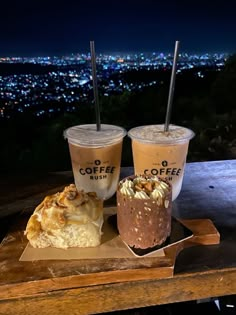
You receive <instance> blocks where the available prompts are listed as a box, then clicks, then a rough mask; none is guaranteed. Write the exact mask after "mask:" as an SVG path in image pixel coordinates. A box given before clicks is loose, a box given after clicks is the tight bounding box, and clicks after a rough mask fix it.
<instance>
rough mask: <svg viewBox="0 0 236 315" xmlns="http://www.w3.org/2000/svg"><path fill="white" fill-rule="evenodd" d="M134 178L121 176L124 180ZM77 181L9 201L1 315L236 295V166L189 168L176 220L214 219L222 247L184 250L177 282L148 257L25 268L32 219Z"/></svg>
mask: <svg viewBox="0 0 236 315" xmlns="http://www.w3.org/2000/svg"><path fill="white" fill-rule="evenodd" d="M132 172H133V169H132V168H131V167H130V168H122V170H121V177H122V178H123V177H124V176H126V175H130V174H132ZM52 178H54V179H53V180H52ZM55 178H58V180H56V181H55ZM72 180H73V178H72V174H71V172H65V173H61V174H54V175H53V174H49V175H48V177H47V178H45V180H43V179H41V180H40V184H39V183H38V184H37V183H36V182H35V181H31V180H29V181H28V184H27V183H25V185H19V187H18V190H17V193H16V192H15V193H14V192H13V191H14V189H13V188H12V190H11V193H10V194H8V195H9V196H8V197H7V196H6V195H4V196H2V199H1V200H0V201H1V205H0V218H1V233H2V234H4V235H2V237H3V236H5V235H7V236H6V237H5V238H4V240H3V242H2V244H1V247H0V314H4V315H6V314H8V315H10V314H18V315H20V314H24V315H25V314H34V313H36V314H37V313H40V314H41V315H43V314H65V313H68V312H69V313H70V314H95V313H102V312H108V311H115V310H123V309H131V308H132V309H133V308H139V307H143V306H150V305H160V304H167V303H174V302H182V301H190V300H196V299H204V298H209V297H218V296H224V295H232V294H236V246H235V244H236V228H235V227H236V160H227V161H214V162H200V163H188V164H187V165H186V171H185V176H184V182H183V187H182V191H181V194H180V195H179V197H178V198H177V200H176V201H175V202H174V206H173V215H174V216H175V217H176V218H180V219H184V220H186V219H191V220H193V219H210V220H211V221H212V222H213V223H214V225H215V227H216V228H217V230H218V232H219V233H220V243H219V244H215V245H197V246H192V247H189V248H185V249H183V250H182V251H181V252H180V253H179V254H178V255H177V258H176V261H175V265H174V272H173V276H171V277H169V276H168V275H167V276H166V277H165V276H163V275H162V277H160V274H159V272H158V270H160V268H159V267H160V266H157V265H156V260H155V259H153V258H147V257H146V258H142V259H139V258H138V259H137V258H135V257H134V258H131V259H118V260H114V259H105V260H104V259H99V260H92V261H91V260H90V261H78V260H70V261H64V260H63V261H58V260H57V261H56V260H53V261H50V260H49V261H31V262H20V261H19V257H20V255H21V253H22V251H23V249H24V248H25V246H26V244H27V240H26V239H25V237H24V235H23V231H24V228H25V224H26V221H27V219H28V217H29V215H30V213H31V212H32V211H33V210H34V207H35V206H36V205H37V204H38V203H39V201H41V200H42V198H43V197H44V196H45V195H47V194H51V193H54V192H56V191H60V190H61V189H62V187H63V186H64V185H67V184H69V183H70V182H71V181H72ZM2 187H3V186H2ZM12 195H14V196H12ZM114 201H115V200H114V199H113V200H111V201H110V202H113V203H114ZM16 244H18V246H17V247H16ZM158 268H159V269H158Z"/></svg>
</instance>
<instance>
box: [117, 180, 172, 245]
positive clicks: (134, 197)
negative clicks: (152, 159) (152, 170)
mask: <svg viewBox="0 0 236 315" xmlns="http://www.w3.org/2000/svg"><path fill="white" fill-rule="evenodd" d="M171 209H172V187H171V184H170V183H169V182H168V181H166V180H164V179H161V178H159V177H157V176H151V175H150V176H147V175H140V176H130V177H127V178H125V179H123V180H122V181H120V182H119V186H118V189H117V227H118V231H119V234H120V237H121V239H122V240H123V241H124V242H125V243H126V244H127V245H129V246H130V247H134V248H140V249H147V248H152V247H154V246H156V245H162V244H163V243H164V242H165V241H166V239H167V237H168V236H169V235H170V232H171Z"/></svg>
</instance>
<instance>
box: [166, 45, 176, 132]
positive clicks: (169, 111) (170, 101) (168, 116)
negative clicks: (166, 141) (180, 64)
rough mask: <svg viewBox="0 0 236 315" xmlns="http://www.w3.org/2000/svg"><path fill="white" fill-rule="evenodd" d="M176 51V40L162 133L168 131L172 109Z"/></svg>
mask: <svg viewBox="0 0 236 315" xmlns="http://www.w3.org/2000/svg"><path fill="white" fill-rule="evenodd" d="M178 49H179V41H178V40H177V41H176V42H175V52H174V60H173V66H172V73H171V80H170V88H169V96H168V104H167V110H166V120H165V127H164V131H168V130H169V124H170V116H171V109H172V103H173V97H174V89H175V76H176V68H177V59H178Z"/></svg>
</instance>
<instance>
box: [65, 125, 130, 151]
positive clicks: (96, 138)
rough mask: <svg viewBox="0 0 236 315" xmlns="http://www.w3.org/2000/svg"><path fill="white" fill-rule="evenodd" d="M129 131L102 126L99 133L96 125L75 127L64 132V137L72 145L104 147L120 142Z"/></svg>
mask: <svg viewBox="0 0 236 315" xmlns="http://www.w3.org/2000/svg"><path fill="white" fill-rule="evenodd" d="M126 134H127V131H126V130H125V129H124V128H122V127H120V126H115V125H107V124H101V130H99V131H97V126H96V124H87V125H78V126H73V127H70V128H68V129H66V130H65V131H64V137H65V138H67V139H68V141H69V142H70V143H72V144H75V145H76V144H77V145H80V146H86V147H102V146H106V145H111V144H114V143H116V142H119V141H120V140H121V139H123V138H124V137H125V136H126Z"/></svg>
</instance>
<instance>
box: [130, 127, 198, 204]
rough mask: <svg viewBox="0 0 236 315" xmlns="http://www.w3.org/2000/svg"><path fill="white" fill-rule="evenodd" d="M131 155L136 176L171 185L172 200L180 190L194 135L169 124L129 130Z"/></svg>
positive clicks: (187, 130) (183, 128)
mask: <svg viewBox="0 0 236 315" xmlns="http://www.w3.org/2000/svg"><path fill="white" fill-rule="evenodd" d="M128 135H129V136H130V137H131V139H132V154H133V162H134V171H135V174H146V175H147V174H151V175H156V176H160V177H162V178H165V179H167V180H168V181H170V183H171V184H172V200H175V199H176V198H177V197H178V195H179V193H180V190H181V187H182V182H183V175H184V168H185V164H186V157H187V153H188V146H189V141H190V139H192V138H193V136H194V132H193V131H192V130H190V129H188V128H185V127H181V126H176V125H170V126H169V131H168V132H164V125H147V126H139V127H136V128H133V129H131V130H130V131H129V132H128Z"/></svg>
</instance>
